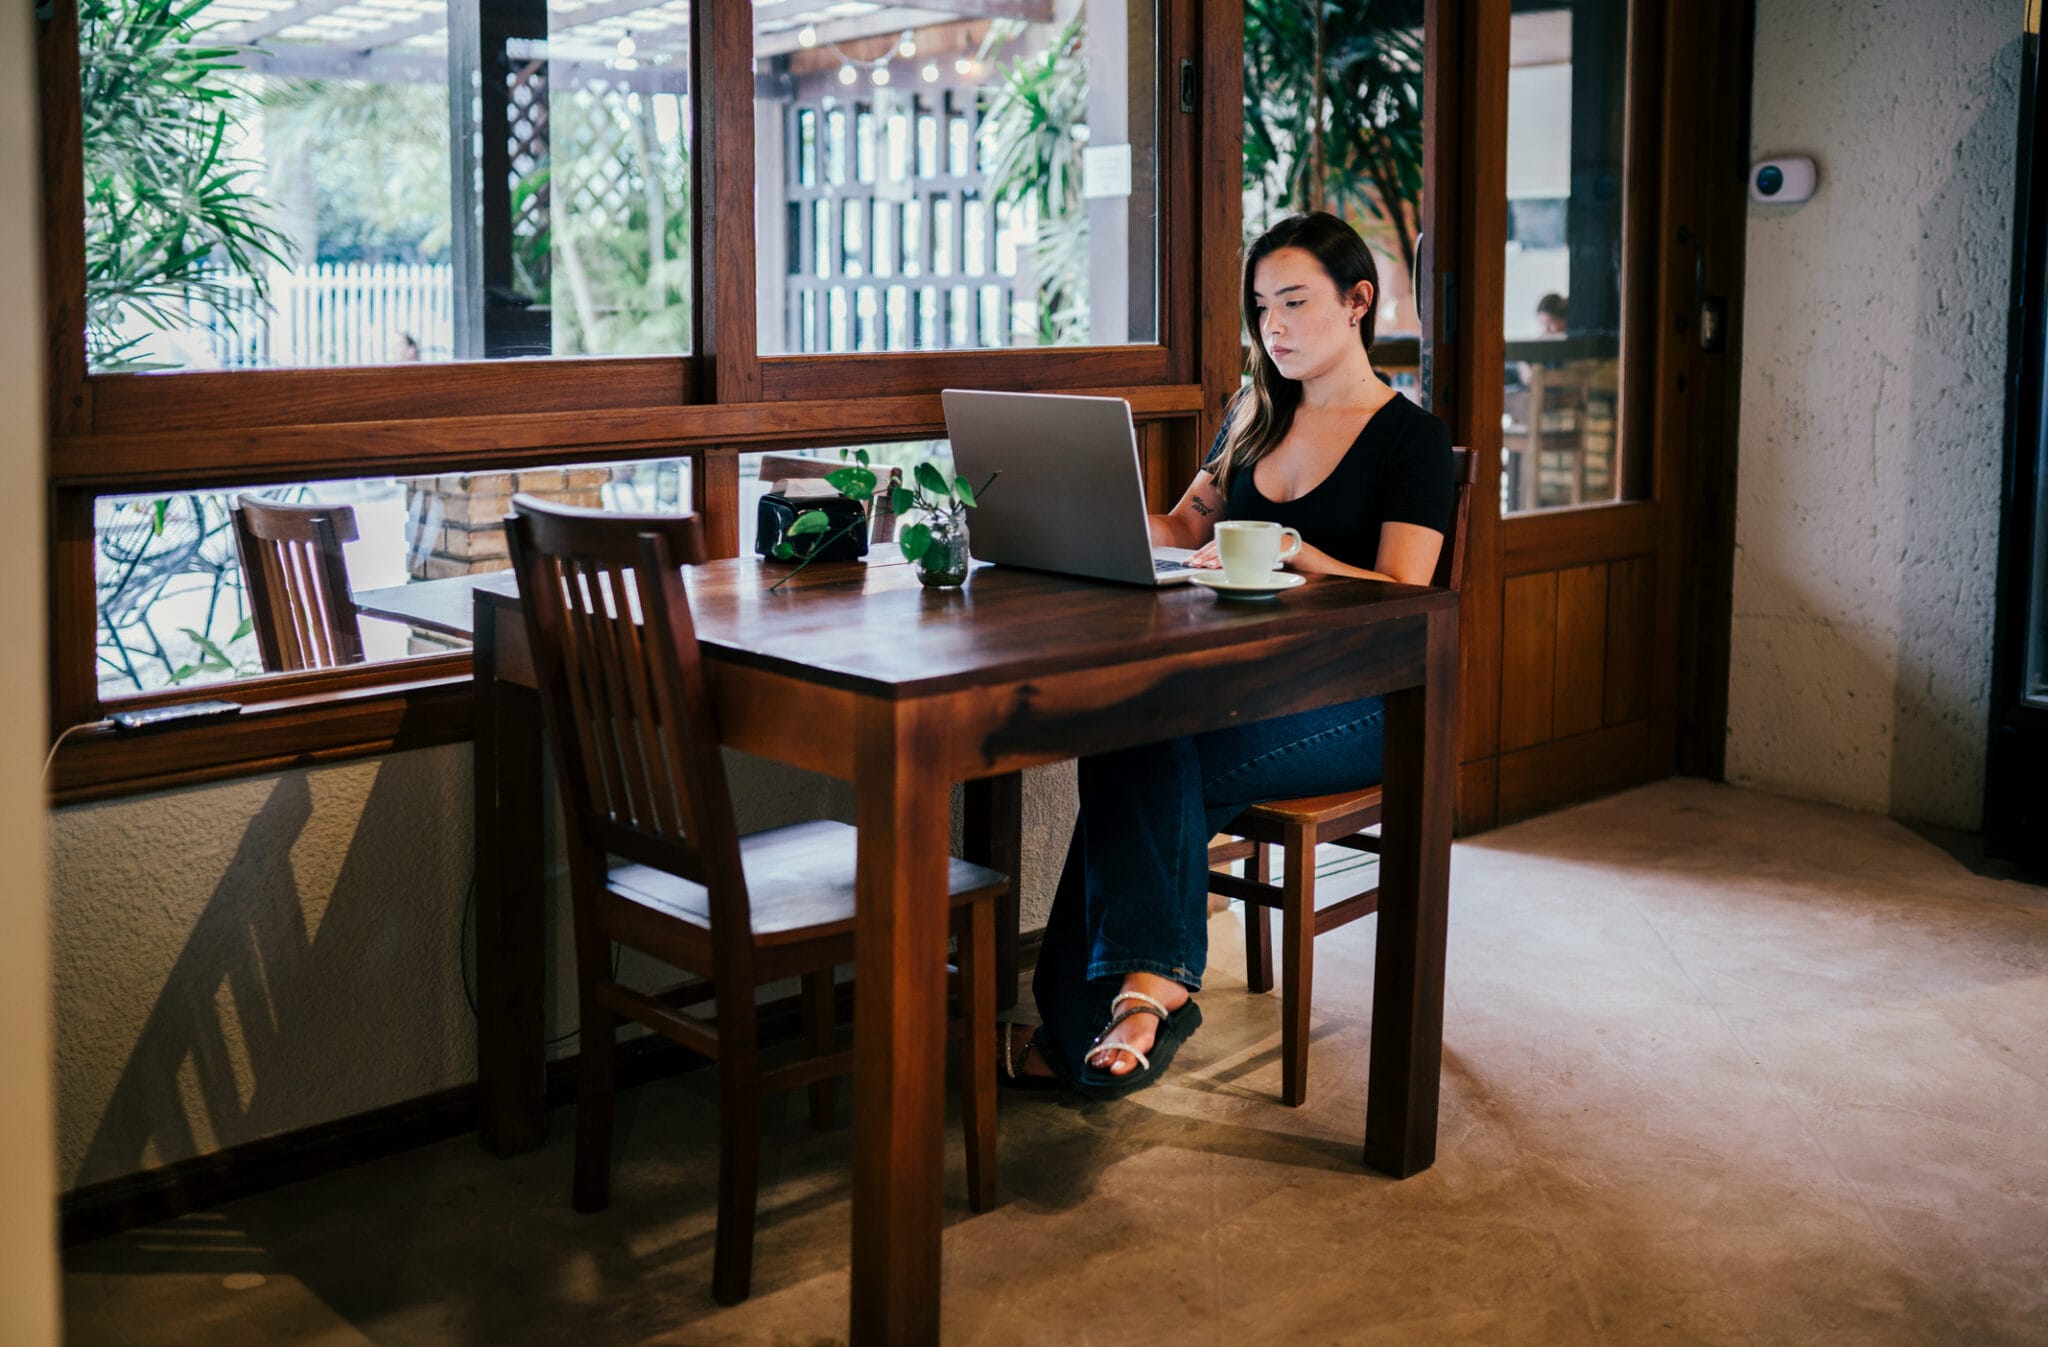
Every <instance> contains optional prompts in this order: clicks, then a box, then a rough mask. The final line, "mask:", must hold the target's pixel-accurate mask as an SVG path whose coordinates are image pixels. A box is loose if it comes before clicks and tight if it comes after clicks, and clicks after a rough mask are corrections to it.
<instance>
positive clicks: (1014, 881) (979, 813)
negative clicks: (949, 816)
mask: <svg viewBox="0 0 2048 1347" xmlns="http://www.w3.org/2000/svg"><path fill="white" fill-rule="evenodd" d="M965 815H966V816H965V818H963V819H962V820H961V822H962V823H963V825H964V827H963V829H962V831H963V832H964V833H965V835H966V837H965V840H966V844H967V845H966V847H965V852H966V856H965V859H967V860H970V861H973V862H974V863H975V864H976V865H986V866H987V867H988V868H989V869H991V870H999V871H1001V872H1002V873H1003V874H1006V875H1008V876H1009V877H1010V891H1009V892H1008V893H1006V894H1004V895H1003V896H1002V897H1001V898H999V899H997V900H996V1009H997V1010H1008V1009H1010V1008H1011V1007H1012V1006H1014V1005H1016V1004H1017V936H1018V934H1019V932H1018V929H1017V927H1018V924H1019V912H1018V905H1017V904H1018V892H1019V890H1020V889H1021V888H1022V885H1023V880H1022V878H1021V875H1020V871H1022V869H1023V867H1024V774H1023V773H1022V772H1006V773H1004V774H1003V775H1002V776H985V777H981V778H978V779H976V780H973V781H970V782H968V783H967V786H966V800H965Z"/></svg>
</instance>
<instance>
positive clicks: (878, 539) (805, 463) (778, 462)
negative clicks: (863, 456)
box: [760, 454, 903, 543]
mask: <svg viewBox="0 0 2048 1347" xmlns="http://www.w3.org/2000/svg"><path fill="white" fill-rule="evenodd" d="M848 466H851V465H850V464H848V463H841V462H840V461H838V460H837V459H835V458H804V457H801V456H800V455H797V454H763V455H761V477H760V480H761V481H764V482H780V481H785V480H787V479H789V478H792V477H797V478H824V477H829V476H831V475H832V474H833V473H835V472H837V471H839V470H840V469H841V468H844V467H848ZM870 466H872V468H873V469H874V473H875V478H876V485H875V494H874V497H873V499H872V500H870V501H869V502H868V541H869V542H871V543H893V542H895V541H896V507H895V506H894V505H892V504H891V503H890V501H889V488H891V487H895V486H901V485H903V469H901V468H892V467H890V466H889V465H887V464H886V463H876V464H872V465H870Z"/></svg>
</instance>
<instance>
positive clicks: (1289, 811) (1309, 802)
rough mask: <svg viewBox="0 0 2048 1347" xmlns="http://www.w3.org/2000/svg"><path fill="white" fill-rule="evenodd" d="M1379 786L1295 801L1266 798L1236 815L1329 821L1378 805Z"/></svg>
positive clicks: (1270, 819) (1279, 820) (1277, 820)
mask: <svg viewBox="0 0 2048 1347" xmlns="http://www.w3.org/2000/svg"><path fill="white" fill-rule="evenodd" d="M1380 798H1381V795H1380V788H1379V787H1378V786H1367V787H1366V788H1365V789H1364V790H1345V791H1338V792H1337V793H1336V794H1335V795H1304V796H1302V797H1301V798H1300V799H1298V800H1269V801H1268V802H1266V803H1265V804H1255V805H1252V806H1251V807H1249V808H1248V809H1246V810H1245V811H1244V813H1243V814H1241V815H1239V817H1241V818H1255V819H1263V820H1265V821H1266V822H1268V823H1304V824H1316V823H1329V822H1331V821H1332V820H1334V819H1340V818H1348V817H1350V816H1351V815H1353V814H1361V813H1364V812H1365V811H1366V810H1368V809H1378V808H1379V807H1380Z"/></svg>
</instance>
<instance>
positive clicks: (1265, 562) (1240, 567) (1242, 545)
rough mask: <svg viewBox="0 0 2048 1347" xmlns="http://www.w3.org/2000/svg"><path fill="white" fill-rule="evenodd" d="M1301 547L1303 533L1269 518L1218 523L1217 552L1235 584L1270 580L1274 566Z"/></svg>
mask: <svg viewBox="0 0 2048 1347" xmlns="http://www.w3.org/2000/svg"><path fill="white" fill-rule="evenodd" d="M1283 539H1285V540H1287V546H1286V549H1285V550H1284V551H1283V550H1282V548H1281V545H1280V544H1281V541H1282V540H1283ZM1300 550H1301V535H1300V534H1299V533H1296V532H1295V531H1294V530H1293V529H1291V528H1283V527H1281V526H1280V525H1278V524H1275V523H1274V522H1273V521H1272V520H1270V519H1226V520H1224V521H1223V522H1222V523H1220V524H1218V525H1217V526H1216V555H1217V557H1218V559H1219V560H1221V561H1222V562H1223V578H1224V579H1226V580H1228V581H1229V582H1230V583H1231V584H1233V585H1257V584H1266V583H1269V582H1270V581H1271V580H1272V578H1273V571H1274V569H1275V568H1276V567H1278V566H1279V564H1280V563H1281V562H1283V561H1285V560H1287V559H1288V558H1289V557H1291V556H1293V555H1294V554H1295V553H1297V552H1299V551H1300Z"/></svg>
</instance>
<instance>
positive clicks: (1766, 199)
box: [1749, 154, 1820, 206]
mask: <svg viewBox="0 0 2048 1347" xmlns="http://www.w3.org/2000/svg"><path fill="white" fill-rule="evenodd" d="M1819 185H1820V170H1819V169H1817V168H1815V167H1814V166H1813V160H1811V159H1808V158H1807V157H1806V156H1805V155H1803V154H1788V155H1783V156H1781V157H1779V158H1776V159H1759V160H1757V162H1756V163H1755V165H1754V166H1752V167H1751V168H1750V170H1749V199H1750V200H1751V201H1755V202H1758V203H1760V204H1762V205H1766V206H1790V205H1793V204H1795V203H1797V202H1801V201H1810V200H1812V199H1813V189H1814V188H1816V187H1818V186H1819Z"/></svg>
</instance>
